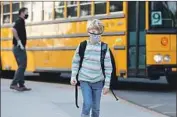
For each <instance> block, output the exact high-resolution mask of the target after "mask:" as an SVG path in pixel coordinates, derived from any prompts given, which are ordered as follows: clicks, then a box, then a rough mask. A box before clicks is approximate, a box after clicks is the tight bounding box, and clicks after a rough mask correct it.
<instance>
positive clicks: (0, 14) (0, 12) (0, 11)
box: [0, 2, 3, 24]
mask: <svg viewBox="0 0 177 117" xmlns="http://www.w3.org/2000/svg"><path fill="white" fill-rule="evenodd" d="M1 5H2V4H1V2H0V6H1ZM1 8H2V6H1V7H0V18H1V19H0V20H1V21H0V23H1V24H2V17H3V16H2V10H1Z"/></svg>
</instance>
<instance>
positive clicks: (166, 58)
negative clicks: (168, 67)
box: [163, 55, 171, 62]
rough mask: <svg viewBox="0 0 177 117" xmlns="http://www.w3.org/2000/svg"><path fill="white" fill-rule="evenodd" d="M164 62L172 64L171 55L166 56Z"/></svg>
mask: <svg viewBox="0 0 177 117" xmlns="http://www.w3.org/2000/svg"><path fill="white" fill-rule="evenodd" d="M163 60H164V61H165V62H170V60H171V59H170V56H169V55H165V56H164V57H163Z"/></svg>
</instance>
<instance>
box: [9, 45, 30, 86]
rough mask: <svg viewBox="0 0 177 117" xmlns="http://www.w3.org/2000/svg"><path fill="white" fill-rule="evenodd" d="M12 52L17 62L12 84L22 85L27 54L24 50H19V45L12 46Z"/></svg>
mask: <svg viewBox="0 0 177 117" xmlns="http://www.w3.org/2000/svg"><path fill="white" fill-rule="evenodd" d="M13 53H14V56H15V59H16V61H17V64H18V69H17V71H16V72H15V75H14V79H13V81H12V85H17V84H19V86H20V87H23V86H24V83H25V81H24V72H25V70H26V66H27V55H26V50H21V49H20V47H17V46H14V47H13Z"/></svg>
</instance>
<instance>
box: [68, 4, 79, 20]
mask: <svg viewBox="0 0 177 117" xmlns="http://www.w3.org/2000/svg"><path fill="white" fill-rule="evenodd" d="M76 16H77V1H67V17H68V18H69V17H76Z"/></svg>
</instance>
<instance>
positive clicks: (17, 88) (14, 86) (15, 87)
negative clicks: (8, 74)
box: [10, 85, 20, 91]
mask: <svg viewBox="0 0 177 117" xmlns="http://www.w3.org/2000/svg"><path fill="white" fill-rule="evenodd" d="M10 89H15V90H17V91H20V88H19V87H18V86H17V85H10Z"/></svg>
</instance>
